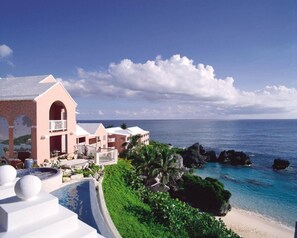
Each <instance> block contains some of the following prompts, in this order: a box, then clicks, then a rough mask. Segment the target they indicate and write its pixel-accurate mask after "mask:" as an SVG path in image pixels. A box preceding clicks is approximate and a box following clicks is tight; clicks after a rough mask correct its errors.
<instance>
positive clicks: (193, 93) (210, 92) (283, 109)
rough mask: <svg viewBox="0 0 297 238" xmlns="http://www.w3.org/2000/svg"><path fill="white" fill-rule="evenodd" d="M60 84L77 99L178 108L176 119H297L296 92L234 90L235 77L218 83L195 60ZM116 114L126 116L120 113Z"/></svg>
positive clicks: (113, 69) (128, 66) (124, 64)
mask: <svg viewBox="0 0 297 238" xmlns="http://www.w3.org/2000/svg"><path fill="white" fill-rule="evenodd" d="M62 81H63V83H64V85H65V87H66V88H67V89H68V90H69V91H70V92H71V93H72V95H74V96H91V97H101V98H112V99H116V98H125V99H137V100H146V101H150V102H159V103H160V102H162V103H163V104H164V105H165V104H174V105H179V107H174V111H175V113H181V114H182V113H189V114H191V115H192V114H193V112H195V113H196V115H198V114H200V115H202V113H206V114H209V115H212V114H214V112H215V113H219V114H222V115H230V114H232V115H240V114H242V115H251V114H266V113H268V114H280V113H292V112H294V113H296V105H297V90H296V89H295V88H287V87H285V86H267V87H265V88H264V89H261V90H257V91H251V92H247V91H243V90H240V89H238V88H235V86H234V79H233V78H232V77H227V78H225V79H220V78H217V77H216V76H215V73H214V69H213V67H212V66H210V65H206V66H205V65H203V64H198V65H195V64H194V62H193V60H191V59H188V58H187V57H181V56H180V55H173V56H172V57H171V58H169V59H164V60H163V59H162V58H161V57H160V56H158V57H157V58H156V59H155V60H149V61H147V62H145V63H134V62H132V61H131V60H129V59H124V60H122V61H121V62H120V63H118V64H116V63H112V64H110V65H109V67H108V69H107V70H105V71H85V70H84V69H82V68H79V69H78V70H77V78H76V79H68V80H62ZM190 112H191V113H190ZM138 113H140V112H138ZM143 113H144V112H143ZM143 113H142V114H143ZM168 113H169V111H168ZM195 113H194V114H195ZM116 114H126V113H123V111H121V112H120V111H117V112H116ZM134 114H135V113H134ZM136 114H137V113H136ZM192 117H195V116H194V115H192Z"/></svg>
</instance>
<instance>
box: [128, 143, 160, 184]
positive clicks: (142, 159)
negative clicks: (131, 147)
mask: <svg viewBox="0 0 297 238" xmlns="http://www.w3.org/2000/svg"><path fill="white" fill-rule="evenodd" d="M156 157H157V151H156V149H155V148H154V147H153V146H150V145H147V146H141V147H140V148H139V149H138V150H135V152H134V155H131V156H130V158H131V159H132V164H133V165H134V166H135V167H136V171H137V172H138V174H140V175H144V176H146V177H147V179H149V175H150V174H151V168H152V165H153V163H154V162H155V160H156Z"/></svg>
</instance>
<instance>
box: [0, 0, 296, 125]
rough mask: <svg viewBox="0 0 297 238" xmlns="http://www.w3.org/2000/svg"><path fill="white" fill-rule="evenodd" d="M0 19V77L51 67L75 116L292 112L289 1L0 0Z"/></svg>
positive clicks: (248, 115)
mask: <svg viewBox="0 0 297 238" xmlns="http://www.w3.org/2000/svg"><path fill="white" fill-rule="evenodd" d="M0 19H1V20H0V77H10V76H27V75H41V74H42V75H43V74H53V75H54V77H55V78H58V79H59V80H61V81H62V82H63V83H64V85H65V87H66V88H67V89H68V90H69V91H70V93H71V95H72V96H73V97H74V99H75V100H76V101H77V103H78V111H79V112H80V114H79V115H78V118H79V119H99V120H100V119H143V118H144V119H154V118H156V119H159V118H162V119H166V118H221V119H224V118H225V119H229V118H296V117H297V111H296V108H297V89H296V88H297V1H295V0H285V1H279V0H277V1H275V0H250V1H244V0H224V1H216V0H207V1H206V0H204V1H201V0H193V1H189V0H185V1H175V0H171V1H169V0H161V1H160V0H159V1H157V0H151V1H149V0H147V1H142V0H135V1H134V0H129V1H123V0H121V1H120V0H119V1H113V0H109V1H107V0H106V1H101V0H96V1H95V0H89V1H55V0H52V1H47V0H46V1H30V0H28V1H15V0H10V1H8V0H3V1H1V16H0ZM202 64H203V65H202Z"/></svg>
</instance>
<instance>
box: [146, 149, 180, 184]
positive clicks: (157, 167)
mask: <svg viewBox="0 0 297 238" xmlns="http://www.w3.org/2000/svg"><path fill="white" fill-rule="evenodd" d="M180 172H181V169H180V168H178V167H177V166H176V159H175V157H174V156H173V154H172V151H171V150H170V149H169V148H162V149H161V150H158V151H157V160H155V162H154V163H153V164H152V170H151V176H152V177H157V176H159V178H160V183H161V184H163V185H167V184H168V183H175V178H176V177H178V176H177V174H178V173H180Z"/></svg>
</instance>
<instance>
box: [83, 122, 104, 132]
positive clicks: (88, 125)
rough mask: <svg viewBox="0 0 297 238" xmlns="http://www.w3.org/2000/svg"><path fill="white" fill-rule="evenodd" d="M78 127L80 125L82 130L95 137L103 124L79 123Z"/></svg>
mask: <svg viewBox="0 0 297 238" xmlns="http://www.w3.org/2000/svg"><path fill="white" fill-rule="evenodd" d="M77 125H79V126H80V127H81V128H83V129H84V130H86V131H87V132H89V133H90V134H92V135H95V134H96V131H97V130H98V128H99V126H101V125H102V123H83V122H79V123H77Z"/></svg>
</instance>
